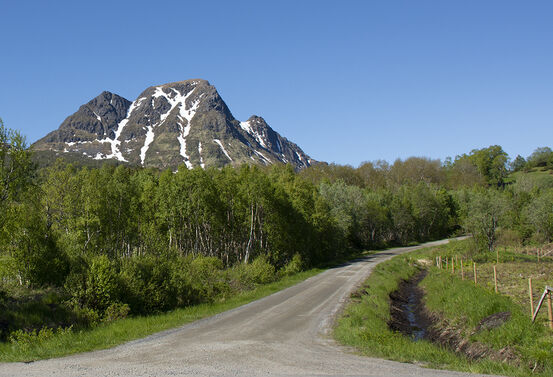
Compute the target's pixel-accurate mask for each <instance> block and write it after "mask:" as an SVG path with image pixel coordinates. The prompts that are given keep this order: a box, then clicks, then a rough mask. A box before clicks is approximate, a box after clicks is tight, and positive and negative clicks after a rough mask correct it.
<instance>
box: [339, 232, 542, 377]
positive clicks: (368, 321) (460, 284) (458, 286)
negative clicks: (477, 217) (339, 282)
mask: <svg viewBox="0 0 553 377" xmlns="http://www.w3.org/2000/svg"><path fill="white" fill-rule="evenodd" d="M467 245H468V243H467V242H466V241H459V242H452V243H450V244H449V245H446V246H441V247H437V248H430V249H423V250H417V251H414V252H411V253H409V254H405V255H402V256H398V257H395V258H392V259H391V260H389V261H387V262H384V263H382V264H379V265H378V266H377V267H376V268H375V269H374V270H373V273H372V274H371V276H370V277H369V279H368V280H367V281H366V282H365V283H364V289H365V291H366V292H367V294H366V295H363V296H361V299H360V301H358V302H355V303H352V304H351V305H349V306H348V307H347V308H346V310H345V311H344V313H343V315H342V317H341V318H340V319H339V320H338V323H337V327H336V329H335V333H334V335H335V337H336V339H337V340H338V341H340V342H341V343H343V344H346V345H350V346H354V347H356V348H357V349H358V350H359V352H360V353H362V354H364V355H369V356H374V357H382V358H387V359H392V360H397V361H402V362H410V363H417V364H419V365H423V366H427V367H433V368H442V369H453V370H459V371H467V372H473V373H489V374H500V375H508V376H530V375H532V376H551V375H553V359H552V356H551V348H552V346H553V339H552V337H551V333H550V332H549V330H547V329H546V328H545V327H544V326H542V325H540V324H535V325H532V324H531V322H530V320H529V318H528V317H529V316H528V313H527V312H526V311H525V310H524V308H522V307H521V306H520V305H519V304H518V303H516V302H514V301H513V300H512V299H511V298H510V297H507V296H504V295H500V294H495V293H493V290H491V289H490V287H489V285H484V286H478V287H475V286H474V284H473V283H471V280H466V281H462V280H461V279H460V277H459V275H452V274H451V273H450V272H445V271H444V270H439V269H437V268H435V267H430V271H429V274H428V275H427V277H426V278H425V279H424V280H423V281H422V283H421V285H422V286H423V288H424V289H425V291H426V297H425V300H426V304H427V307H428V308H429V309H430V310H432V311H433V312H436V313H439V314H440V315H441V317H442V318H443V319H444V320H445V321H447V323H448V324H449V325H451V326H455V327H456V328H457V329H459V331H460V332H461V333H463V334H465V335H466V337H467V338H468V339H470V340H471V341H479V342H482V343H485V344H486V345H488V346H489V347H491V348H493V349H501V348H503V347H505V346H507V345H508V346H510V347H513V348H514V349H515V351H516V353H517V354H518V355H519V357H520V359H521V365H520V366H516V365H510V364H507V363H499V362H494V361H491V360H479V361H476V362H471V361H469V360H468V359H467V358H465V357H463V356H461V355H458V354H455V353H453V352H451V351H449V350H448V349H446V348H443V347H441V346H438V345H435V344H433V343H431V342H428V341H426V340H423V341H418V342H414V341H412V340H411V339H410V338H408V337H406V336H403V335H402V334H400V333H397V332H393V331H391V330H390V329H389V328H388V321H389V320H390V308H389V294H390V293H391V292H393V291H395V290H396V289H397V287H398V284H399V282H401V280H403V279H406V278H408V277H410V276H412V275H413V274H414V273H416V272H417V271H418V270H419V268H420V265H427V266H428V265H432V262H433V261H434V260H435V259H434V258H435V257H436V256H437V255H442V256H444V257H445V256H446V255H449V256H450V257H451V256H453V255H456V254H458V253H459V252H461V251H464V250H466V249H467V247H468V246H467ZM520 257H521V258H523V259H524V258H525V256H522V255H521V256H520ZM492 289H493V286H492ZM499 311H510V312H511V313H512V316H511V319H510V320H509V321H508V322H507V323H506V324H505V325H503V326H501V327H499V328H497V329H493V330H486V331H482V332H480V333H478V334H475V335H472V331H473V329H474V327H475V326H476V324H478V322H479V321H480V320H481V319H482V318H484V317H486V316H487V315H489V314H493V313H496V312H499ZM536 361H537V362H538V368H537V369H536V373H533V374H532V373H531V370H530V368H529V366H530V365H535V364H534V363H535V362H536Z"/></svg>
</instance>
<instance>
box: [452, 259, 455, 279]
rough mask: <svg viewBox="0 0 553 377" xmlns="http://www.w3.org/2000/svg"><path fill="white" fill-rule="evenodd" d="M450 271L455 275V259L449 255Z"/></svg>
mask: <svg viewBox="0 0 553 377" xmlns="http://www.w3.org/2000/svg"><path fill="white" fill-rule="evenodd" d="M451 273H452V274H454V275H455V259H454V258H453V257H451Z"/></svg>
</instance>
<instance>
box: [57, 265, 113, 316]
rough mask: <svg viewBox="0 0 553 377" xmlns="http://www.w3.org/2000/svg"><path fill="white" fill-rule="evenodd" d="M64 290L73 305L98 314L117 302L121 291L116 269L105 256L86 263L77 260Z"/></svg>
mask: <svg viewBox="0 0 553 377" xmlns="http://www.w3.org/2000/svg"><path fill="white" fill-rule="evenodd" d="M65 288H66V289H67V291H68V292H69V294H70V295H71V297H72V300H73V302H74V303H75V304H77V305H79V306H81V307H88V308H91V309H93V310H94V311H97V312H99V313H103V312H104V311H105V310H106V309H107V308H108V306H110V305H111V304H112V303H114V302H117V301H119V297H120V296H121V290H122V287H121V282H120V279H119V274H118V271H117V267H116V265H115V263H113V262H112V261H110V260H109V259H108V257H107V256H105V255H100V256H95V257H92V258H91V260H90V261H89V262H88V263H87V261H85V260H82V259H80V260H78V261H77V262H76V263H75V265H74V268H73V269H72V271H71V273H70V274H69V276H68V277H67V279H66V282H65Z"/></svg>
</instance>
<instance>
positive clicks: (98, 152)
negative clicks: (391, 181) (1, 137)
mask: <svg viewBox="0 0 553 377" xmlns="http://www.w3.org/2000/svg"><path fill="white" fill-rule="evenodd" d="M33 147H34V149H35V150H36V151H55V152H56V153H58V154H73V155H78V156H79V157H85V158H93V159H96V160H116V161H121V162H126V163H130V164H134V165H141V166H145V167H156V168H160V169H165V168H172V169H176V168H177V167H178V166H180V165H182V164H184V165H185V166H186V167H187V168H189V169H191V168H194V167H202V168H205V167H208V166H215V167H221V166H224V165H228V164H231V165H239V164H242V163H250V164H260V165H269V164H274V163H290V164H292V165H293V166H294V167H295V168H296V169H302V168H304V167H307V166H310V165H311V163H312V162H313V161H312V160H311V159H310V158H309V156H308V155H306V154H305V153H304V152H303V151H302V150H301V148H299V147H298V146H297V145H296V144H294V143H292V142H290V141H288V140H287V139H286V138H284V137H282V136H281V135H279V134H278V133H277V132H275V131H274V130H273V129H272V128H271V127H270V126H269V125H268V124H267V123H266V122H265V120H264V119H263V118H261V117H258V116H252V117H250V118H249V119H248V120H247V121H245V122H240V121H238V120H236V119H235V118H234V117H233V116H232V113H231V112H230V110H229V108H228V107H227V105H226V104H225V102H224V101H223V99H222V98H221V97H220V96H219V93H218V92H217V90H216V89H215V87H214V86H212V85H210V84H209V82H207V81H205V80H201V79H194V80H186V81H180V82H175V83H170V84H164V85H160V86H153V87H150V88H147V89H146V90H144V91H143V92H142V93H141V94H140V95H139V96H138V98H137V99H136V100H135V101H134V102H132V103H131V102H130V101H128V100H126V99H124V98H122V97H120V96H118V95H116V94H113V93H110V92H103V93H102V94H100V95H99V96H98V97H96V98H94V99H93V100H92V101H90V102H88V103H87V104H85V105H83V106H81V107H80V108H79V110H78V111H77V112H76V113H75V114H73V115H71V116H69V117H68V118H67V119H66V120H65V121H64V122H63V123H62V124H61V126H60V127H59V128H58V129H57V130H56V131H53V132H51V133H49V134H48V135H46V136H45V137H44V138H42V139H41V140H39V141H37V142H36V143H35V144H34V145H33Z"/></svg>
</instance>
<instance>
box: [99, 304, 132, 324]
mask: <svg viewBox="0 0 553 377" xmlns="http://www.w3.org/2000/svg"><path fill="white" fill-rule="evenodd" d="M130 310H131V308H130V307H129V305H128V304H121V303H119V302H116V303H113V304H111V305H110V306H108V308H107V309H106V311H105V313H104V318H103V321H104V322H111V321H116V320H118V319H123V318H127V315H128V314H129V312H130Z"/></svg>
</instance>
